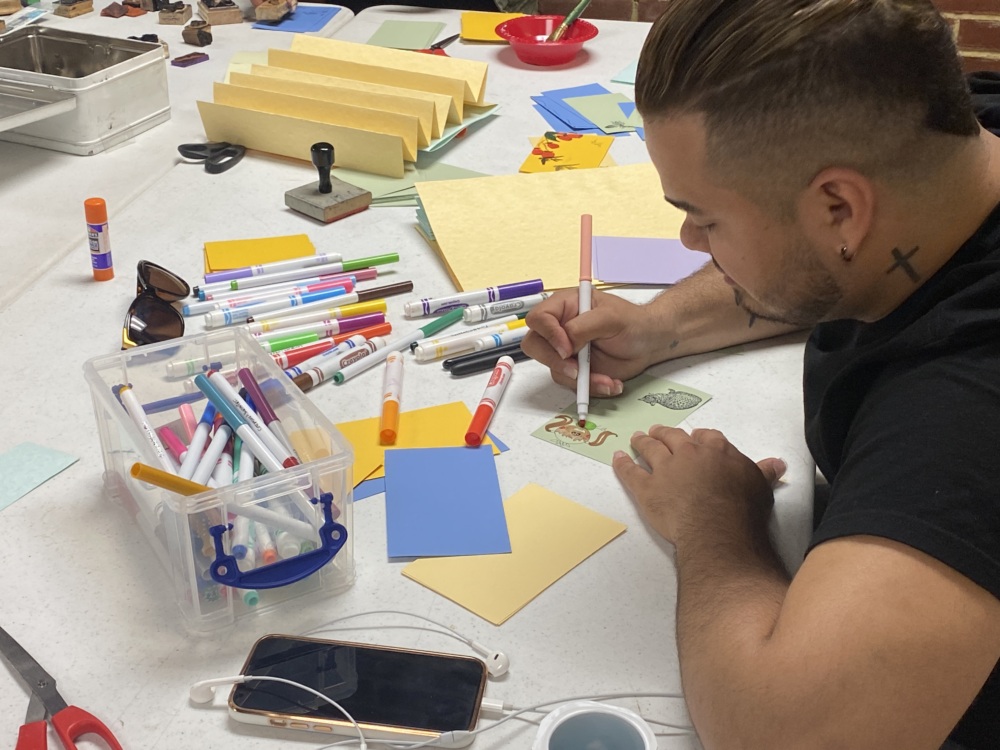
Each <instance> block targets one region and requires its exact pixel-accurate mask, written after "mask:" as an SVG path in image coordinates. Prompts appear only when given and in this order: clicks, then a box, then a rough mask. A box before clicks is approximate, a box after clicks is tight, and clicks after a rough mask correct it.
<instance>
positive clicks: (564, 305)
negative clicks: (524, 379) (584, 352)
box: [521, 292, 582, 367]
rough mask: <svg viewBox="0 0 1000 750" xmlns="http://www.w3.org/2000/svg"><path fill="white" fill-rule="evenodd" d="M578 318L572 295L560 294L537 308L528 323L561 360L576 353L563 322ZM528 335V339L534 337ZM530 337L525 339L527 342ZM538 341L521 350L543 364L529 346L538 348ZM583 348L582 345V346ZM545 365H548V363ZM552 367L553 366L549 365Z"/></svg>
mask: <svg viewBox="0 0 1000 750" xmlns="http://www.w3.org/2000/svg"><path fill="white" fill-rule="evenodd" d="M576 316H577V302H576V300H575V299H573V298H572V296H571V295H569V294H567V293H565V292H560V293H558V294H555V295H553V296H552V297H550V298H549V299H547V300H545V301H544V302H542V303H541V304H540V305H538V306H537V307H536V308H534V309H533V310H531V312H529V313H528V316H527V319H526V321H525V322H526V323H527V324H528V328H530V329H531V332H532V333H533V334H536V335H537V336H538V337H540V338H541V339H543V340H544V341H545V342H546V343H547V344H548V345H549V347H550V348H551V349H552V351H553V352H555V354H556V356H558V357H559V359H567V358H569V357H571V356H572V355H573V352H574V351H575V349H574V347H573V343H572V342H571V341H570V338H569V335H568V334H567V333H566V329H565V328H564V327H563V322H564V321H567V320H572V319H575V318H576ZM532 333H529V334H528V337H530V336H531V335H532ZM528 337H525V340H527V338H528ZM537 343H538V342H537V341H535V342H534V343H530V342H529V344H528V346H525V345H524V344H523V343H522V345H521V348H522V349H524V351H525V352H527V353H528V355H529V356H530V357H531V358H532V359H538V361H540V362H542V361H543V360H541V359H539V358H538V357H536V356H535V355H534V354H533V353H532V351H531V350H530V349H529V348H528V347H529V346H530V347H532V348H534V347H535V346H537ZM581 346H582V344H581ZM545 364H548V363H547V362H546V363H545ZM549 366H550V367H551V365H549Z"/></svg>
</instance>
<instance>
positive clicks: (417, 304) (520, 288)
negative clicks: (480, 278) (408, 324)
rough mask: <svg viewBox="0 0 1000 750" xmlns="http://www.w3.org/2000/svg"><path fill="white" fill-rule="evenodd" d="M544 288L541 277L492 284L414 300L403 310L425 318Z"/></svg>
mask: <svg viewBox="0 0 1000 750" xmlns="http://www.w3.org/2000/svg"><path fill="white" fill-rule="evenodd" d="M543 288H544V285H543V284H542V280H541V279H532V280H531V281H518V282H516V283H514V284H501V285H499V286H490V287H487V288H486V289H479V290H476V291H474V292H460V293H459V294H453V295H451V296H448V297H431V298H426V299H421V300H414V301H412V302H407V303H406V304H405V305H403V311H404V312H405V314H406V317H408V318H425V317H427V316H428V315H438V314H440V313H443V312H448V311H449V310H454V309H455V308H464V307H468V306H469V305H480V304H487V303H490V302H496V301H498V300H503V299H512V298H514V297H526V296H527V295H529V294H538V293H539V292H541V291H542V289H543Z"/></svg>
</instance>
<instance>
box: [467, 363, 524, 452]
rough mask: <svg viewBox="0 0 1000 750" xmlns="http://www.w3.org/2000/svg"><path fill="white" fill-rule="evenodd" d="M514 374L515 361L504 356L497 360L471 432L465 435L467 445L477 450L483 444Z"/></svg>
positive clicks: (473, 417)
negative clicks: (498, 405) (494, 414)
mask: <svg viewBox="0 0 1000 750" xmlns="http://www.w3.org/2000/svg"><path fill="white" fill-rule="evenodd" d="M513 372H514V360H513V359H511V358H510V357H506V356H504V357H500V359H498V360H497V366H496V367H494V368H493V373H492V374H491V375H490V382H489V383H487V384H486V390H485V391H483V397H482V398H481V399H480V400H479V406H477V407H476V413H475V414H474V415H473V416H472V422H471V423H470V424H469V430H468V432H466V433H465V444H466V445H471V446H472V447H473V448H475V447H477V446H479V445H481V444H482V442H483V438H484V437H485V436H486V430H487V428H488V427H489V426H490V422H491V421H492V419H493V413H494V412H495V411H496V410H497V404H499V403H500V397H501V396H503V392H504V389H505V388H506V387H507V383H509V382H510V377H511V375H512V374H513Z"/></svg>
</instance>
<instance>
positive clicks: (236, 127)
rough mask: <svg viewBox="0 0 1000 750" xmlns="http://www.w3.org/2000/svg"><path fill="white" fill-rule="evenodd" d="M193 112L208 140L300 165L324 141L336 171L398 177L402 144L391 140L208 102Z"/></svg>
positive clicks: (363, 132)
mask: <svg viewBox="0 0 1000 750" xmlns="http://www.w3.org/2000/svg"><path fill="white" fill-rule="evenodd" d="M198 113H199V114H200V115H201V122H202V125H203V126H204V128H205V135H206V136H207V138H208V140H210V141H229V142H230V143H239V144H241V145H243V146H246V147H247V148H250V149H256V150H258V151H266V152H267V153H270V154H278V155H280V156H288V157H290V158H292V159H302V160H305V161H308V160H309V159H310V151H309V149H310V148H312V144H314V143H317V142H319V141H327V142H329V143H332V144H333V147H334V150H335V164H336V165H337V166H338V167H347V168H348V169H357V170H360V171H363V172H372V173H373V174H380V175H384V176H386V177H402V176H403V139H402V138H400V137H399V136H396V135H387V134H385V133H373V132H370V131H367V130H357V129H355V128H347V127H342V126H339V125H331V124H329V123H324V122H316V121H315V120H307V119H303V118H299V117H290V116H288V115H279V114H273V113H270V112H257V111H254V110H252V109H242V108H239V107H231V106H227V105H224V104H215V103H213V102H198Z"/></svg>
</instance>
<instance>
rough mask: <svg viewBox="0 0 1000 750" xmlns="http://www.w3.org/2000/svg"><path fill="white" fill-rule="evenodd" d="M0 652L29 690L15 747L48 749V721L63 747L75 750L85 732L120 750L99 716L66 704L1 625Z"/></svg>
mask: <svg viewBox="0 0 1000 750" xmlns="http://www.w3.org/2000/svg"><path fill="white" fill-rule="evenodd" d="M0 654H2V655H3V658H4V660H5V661H6V662H7V663H8V664H10V665H11V666H12V667H13V668H14V669H15V670H16V671H17V672H18V673H19V674H20V675H21V679H23V680H24V683H25V685H26V686H27V688H28V689H29V690H30V691H31V701H30V702H29V703H28V715H27V717H26V718H25V720H24V724H23V725H22V726H21V731H20V732H18V734H17V745H16V746H15V747H14V750H47V748H48V737H47V726H48V723H49V722H51V723H52V726H53V727H54V728H55V730H56V734H57V735H58V736H59V739H60V741H61V742H62V746H63V748H64V750H76V741H77V740H78V739H79V738H80V737H81V736H83V735H85V734H92V735H96V736H98V737H100V738H101V739H102V740H104V742H105V744H107V746H108V747H109V748H111V750H122V746H121V745H120V744H118V740H117V739H115V736H114V735H113V734H112V733H111V730H110V729H108V728H107V727H106V726H105V725H104V724H103V722H101V720H100V719H98V718H97V717H96V716H93V715H92V714H89V713H87V712H86V711H84V710H83V709H82V708H77V707H76V706H67V705H66V701H64V700H63V697H62V696H61V695H59V691H58V690H56V681H55V679H53V678H52V676H51V675H49V673H48V672H46V671H45V670H44V669H42V665H41V664H39V663H38V662H37V661H35V660H34V659H32V658H31V654H29V653H28V652H27V651H25V650H24V648H23V647H22V646H21V644H20V643H18V642H17V641H15V640H14V639H13V638H11V637H10V634H9V633H8V632H7V631H6V630H4V629H3V628H0Z"/></svg>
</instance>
